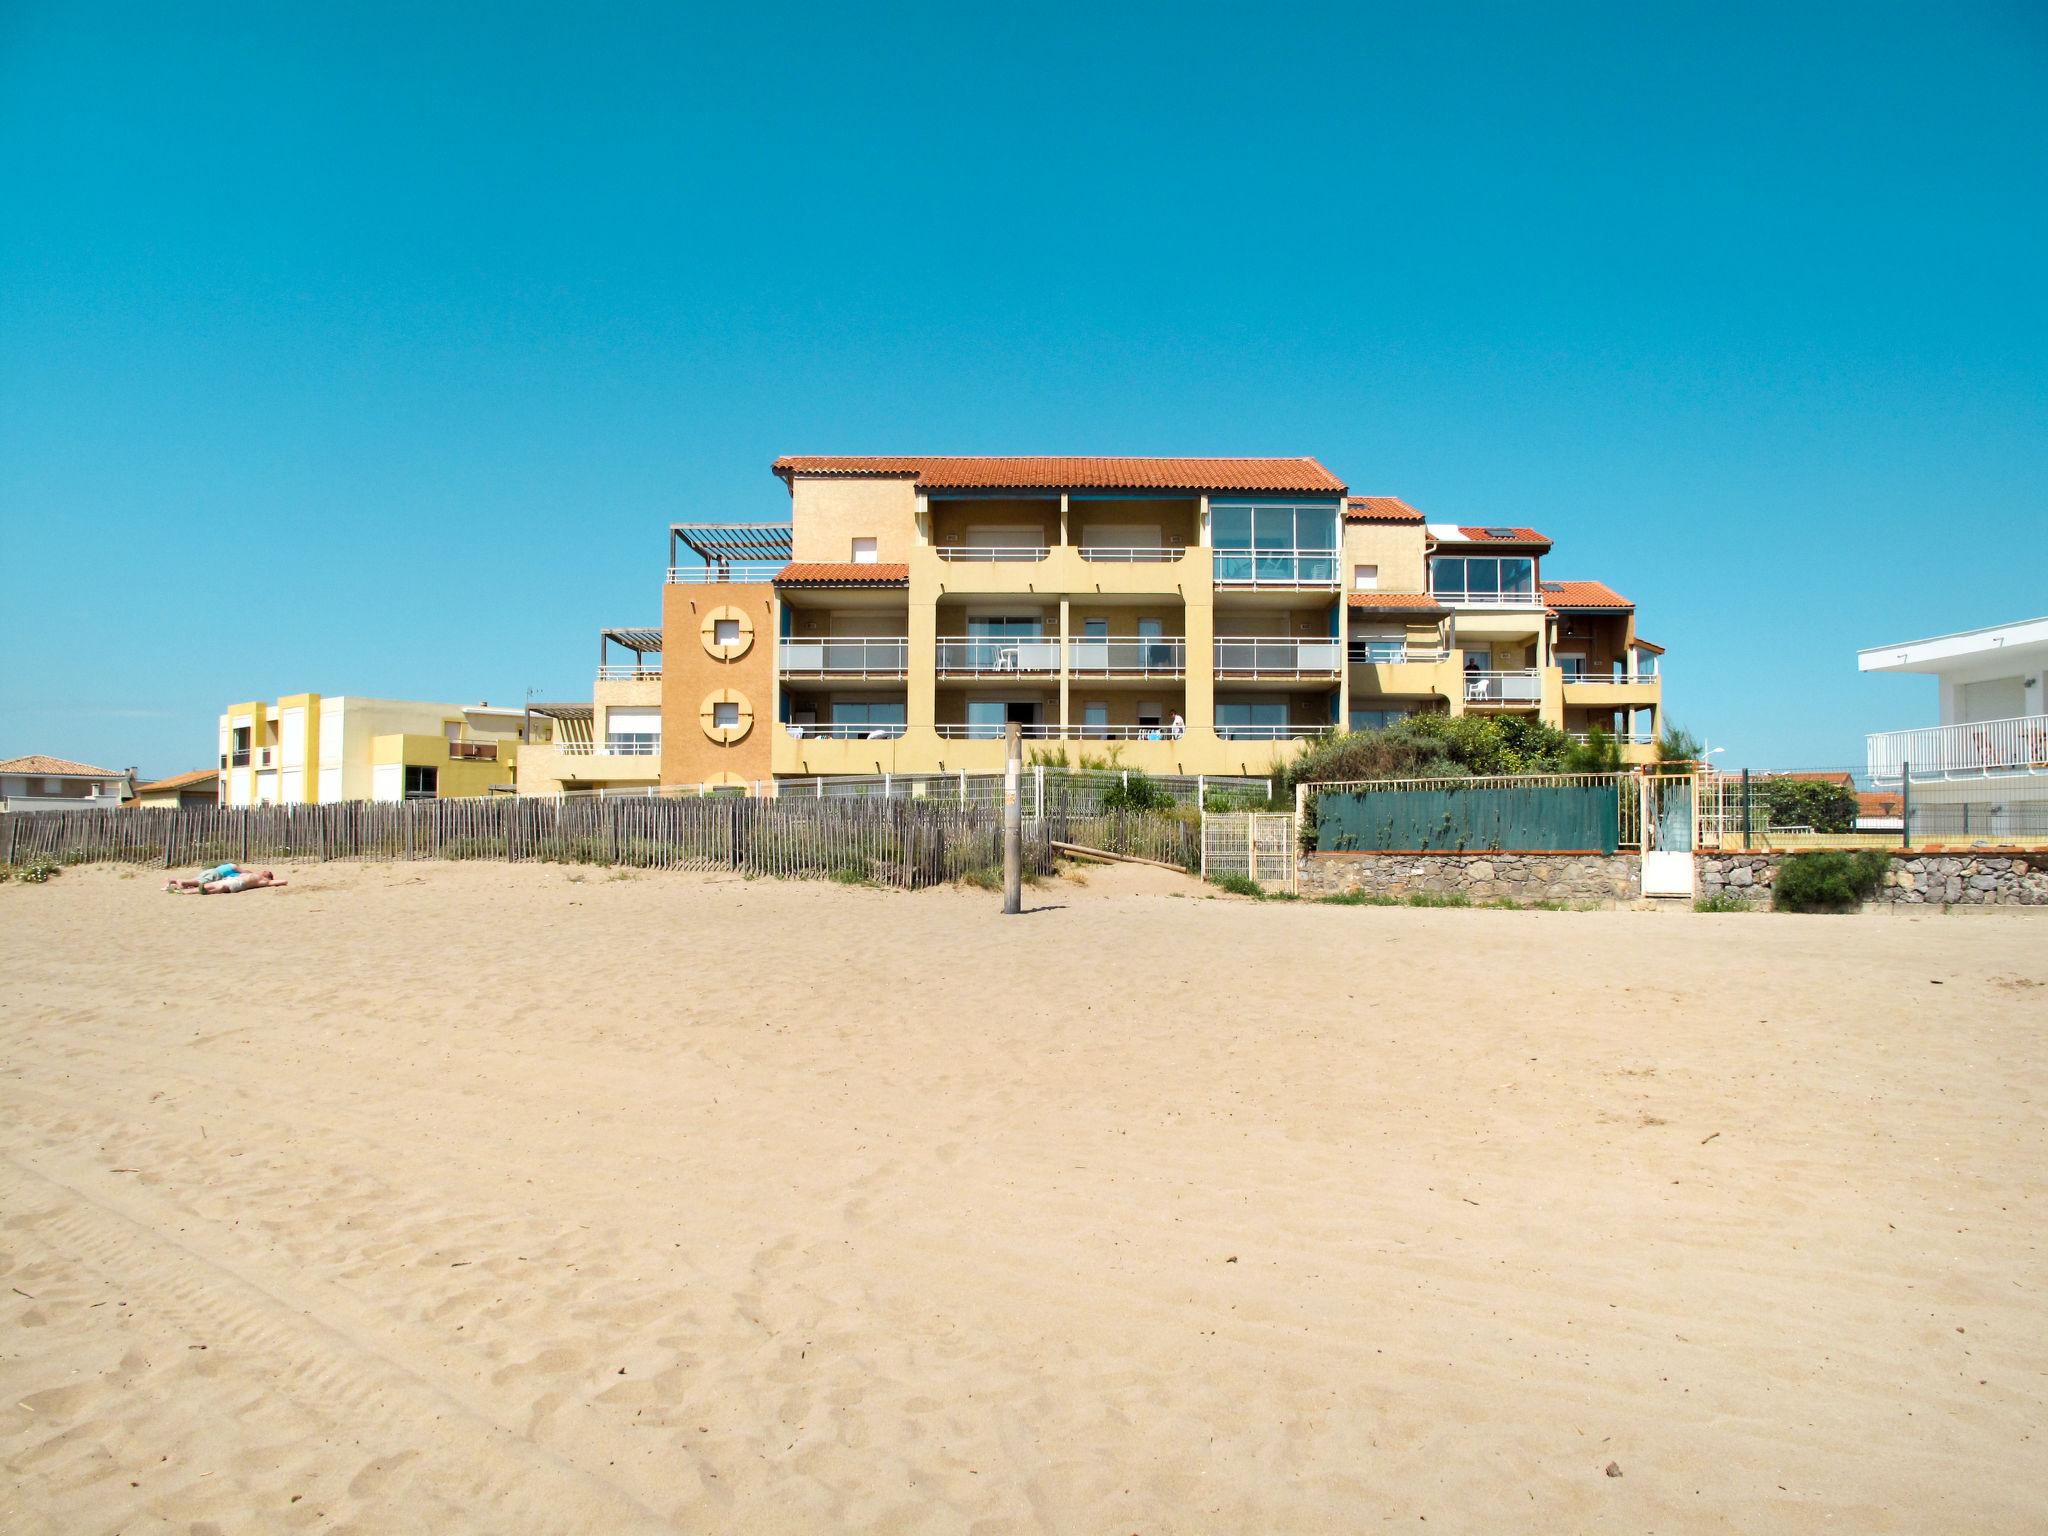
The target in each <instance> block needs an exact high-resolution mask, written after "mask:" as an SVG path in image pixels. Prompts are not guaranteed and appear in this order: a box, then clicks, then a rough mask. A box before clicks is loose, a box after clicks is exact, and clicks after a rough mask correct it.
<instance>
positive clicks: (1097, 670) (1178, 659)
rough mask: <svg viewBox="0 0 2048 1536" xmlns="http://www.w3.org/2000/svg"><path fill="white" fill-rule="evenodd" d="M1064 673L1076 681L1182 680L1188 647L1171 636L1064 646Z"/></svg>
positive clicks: (1095, 640) (1077, 642)
mask: <svg viewBox="0 0 2048 1536" xmlns="http://www.w3.org/2000/svg"><path fill="white" fill-rule="evenodd" d="M1067 670H1068V671H1070V672H1072V673H1073V674H1074V675H1075V676H1076V677H1185V676H1186V675H1187V670H1188V643H1187V641H1185V640H1183V639H1181V638H1179V637H1178V636H1174V637H1171V638H1167V637H1163V636H1151V635H1148V636H1144V637H1142V638H1140V639H1136V640H1105V639H1100V638H1089V639H1082V640H1069V641H1068V642H1067Z"/></svg>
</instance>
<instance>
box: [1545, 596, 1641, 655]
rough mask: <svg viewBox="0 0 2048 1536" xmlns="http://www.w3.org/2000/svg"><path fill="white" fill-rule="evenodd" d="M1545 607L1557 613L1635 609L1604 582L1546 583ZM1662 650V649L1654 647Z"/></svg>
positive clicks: (1632, 604) (1633, 605)
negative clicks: (1574, 610) (1566, 610)
mask: <svg viewBox="0 0 2048 1536" xmlns="http://www.w3.org/2000/svg"><path fill="white" fill-rule="evenodd" d="M1543 606H1544V607H1546V608H1548V609H1549V610H1550V611H1551V612H1553V613H1556V612H1557V611H1559V610H1560V609H1564V608H1619V609H1627V608H1633V607H1635V604H1634V603H1632V602H1630V601H1629V600H1628V599H1627V598H1625V597H1623V596H1622V595H1621V594H1620V593H1619V592H1617V591H1615V590H1614V588H1612V587H1610V586H1608V585H1607V584H1606V583H1605V582H1604V581H1546V582H1544V583H1543ZM1652 649H1656V650H1660V651H1661V648H1660V647H1652Z"/></svg>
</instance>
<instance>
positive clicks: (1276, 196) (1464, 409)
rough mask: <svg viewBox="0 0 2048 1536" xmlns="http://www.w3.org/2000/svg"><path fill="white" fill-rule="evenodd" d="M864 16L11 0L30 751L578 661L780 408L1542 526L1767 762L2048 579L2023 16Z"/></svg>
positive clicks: (121, 753)
mask: <svg viewBox="0 0 2048 1536" xmlns="http://www.w3.org/2000/svg"><path fill="white" fill-rule="evenodd" d="M316 9H317V11H318V14H316V13H315V12H316ZM868 9H869V8H867V7H855V6H842V5H829V6H817V7H793V8H783V7H775V6H768V5H745V6H738V5H728V6H717V7H708V6H707V7H704V8H702V9H701V10H694V11H693V10H691V9H689V8H687V7H683V6H679V5H646V6H634V5H626V4H618V5H606V6H589V7H564V6H560V5H546V6H538V5H536V6H524V7H522V6H514V5H474V6H455V5H445V6H444V5H429V6H420V5H415V4H407V5H391V6H378V5H371V4H366V3H352V4H348V5H342V6H333V7H322V8H312V7H304V6H289V5H275V4H263V5H253V4H252V5H233V4H225V5H217V6H216V5H208V6H199V7H184V6H172V7H165V6H158V5H148V6H140V5H124V4H91V5H80V4H73V3H68V0H65V3H33V0H9V3H7V4H5V5H4V7H0V571H4V584H0V593H4V596H0V603H4V607H5V619H4V622H0V755H7V754H11V753H14V752H18V751H46V752H53V753H59V754H63V755H67V756H74V757H79V758H84V759H86V760H89V761H96V762H100V763H104V764H108V765H112V766H123V765H127V764H130V763H135V764H139V765H141V766H142V767H143V768H144V769H145V770H146V771H149V772H157V773H162V772H171V771H174V770H179V769H183V768H186V767H189V766H196V765H201V764H204V763H207V762H209V761H210V760H211V757H212V753H213V750H214V747H213V743H214V717H215V715H216V714H217V713H218V711H219V710H220V708H221V707H222V706H223V705H224V704H226V703H228V702H230V701H232V700H237V699H245V698H251V697H275V696H276V695H277V694H278V693H279V692H282V691H290V690H299V689H312V690H316V691H319V692H325V693H340V692H351V693H368V694H384V695H395V696H401V697H404V696H416V697H425V698H458V699H465V700H467V699H474V698H478V697H487V698H490V699H492V700H493V701H505V700H517V699H519V698H520V697H521V696H522V694H523V693H524V691H525V690H526V689H527V688H528V687H533V688H536V689H538V690H539V691H540V692H541V693H542V694H544V695H548V696H553V697H568V698H574V697H578V696H585V697H587V694H588V689H589V685H590V677H591V668H592V665H593V663H594V660H595V654H594V653H595V649H596V632H597V630H598V628H599V627H600V626H601V625H606V624H631V623H653V622H656V621H657V617H658V614H659V611H660V610H659V599H660V581H661V567H662V563H663V557H664V528H665V525H666V523H667V522H668V520H670V519H671V518H675V517H700V518H701V517H760V516H777V515H781V514H782V513H783V512H784V511H785V510H786V507H787V500H786V497H785V495H784V493H783V491H782V488H781V486H780V485H779V484H778V483H777V482H776V481H775V480H774V479H772V478H771V477H770V475H769V473H768V465H769V463H770V461H771V460H772V459H773V458H774V456H775V455H776V454H778V453H782V452H909V451H924V452H1025V453H1029V452H1095V453H1220V454H1253V453H1313V454H1316V455H1318V456H1319V457H1321V458H1322V459H1323V461H1324V462H1325V463H1327V464H1328V465H1330V467H1331V468H1333V469H1334V470H1336V471H1337V472H1338V473H1339V474H1340V475H1342V476H1343V477H1345V478H1346V479H1347V480H1348V481H1349V482H1350V484H1351V485H1352V487H1353V488H1354V489H1356V490H1359V491H1365V492H1375V493H1392V494H1397V495H1401V496H1404V497H1406V498H1408V499H1409V500H1410V501H1412V502H1413V503H1414V504H1415V505H1417V506H1418V507H1421V508H1422V509H1423V510H1424V511H1425V512H1426V513H1427V514H1428V515H1430V516H1431V517H1432V518H1436V519H1446V520H1452V519H1455V520H1462V521H1482V522H1489V523H1492V522H1516V523H1524V522H1526V523H1533V524H1535V525H1537V526H1539V527H1541V528H1543V529H1544V530H1546V531H1547V532H1549V533H1550V534H1551V535H1552V536H1553V537H1554V538H1555V539H1556V540H1557V553H1556V554H1555V556H1554V557H1553V558H1552V559H1551V560H1550V562H1549V563H1548V565H1547V567H1546V573H1547V574H1549V575H1553V576H1593V577H1599V578H1602V579H1605V580H1607V581H1609V582H1610V583H1611V584H1613V585H1615V586H1617V587H1618V588H1620V589H1621V590H1622V591H1624V592H1626V593H1628V594H1629V595H1630V596H1632V597H1634V598H1635V599H1636V601H1637V602H1638V604H1639V607H1640V615H1641V624H1642V628H1643V630H1644V632H1645V633H1646V634H1647V635H1648V636H1649V637H1650V638H1652V639H1655V640H1658V641H1661V642H1663V643H1664V644H1666V645H1668V646H1669V647H1670V650H1671V655H1670V658H1669V673H1668V681H1667V684H1666V687H1667V698H1668V700H1669V703H1670V705H1671V710H1672V715H1673V718H1675V719H1677V720H1678V721H1680V722H1681V723H1683V724H1685V725H1688V726H1690V727H1691V728H1693V729H1694V730H1695V731H1697V732H1699V733H1701V734H1704V735H1706V736H1708V737H1709V738H1710V739H1711V740H1713V741H1715V742H1725V743H1727V745H1728V747H1729V757H1728V759H1727V761H1730V762H1737V763H1739V762H1745V761H1746V762H1749V763H1752V764H1755V765H1758V766H1764V765H1771V764H1775V765H1780V766H1792V765H1819V764H1834V763H1854V762H1856V761H1858V760H1859V759H1860V757H1861V736H1862V733H1863V732H1864V731H1866V730H1870V729H1877V728H1884V727H1889V726H1895V725H1904V724H1909V723H1915V722H1917V721H1919V720H1921V719H1931V718H1932V714H1933V699H1932V694H1931V691H1930V689H1929V687H1928V685H1927V683H1926V682H1925V680H1908V679H1889V678H1872V679H1860V678H1859V677H1858V676H1857V674H1856V671H1855V655H1854V652H1855V650H1856V649H1857V647H1858V646H1861V645H1869V644H1875V643H1879V642H1882V641H1887V640H1893V639H1898V638H1902V637H1907V636H1912V635H1918V634H1922V633H1931V632H1935V631H1939V630H1943V629H1951V628H1960V627H1967V626H1972V625H1977V624H1983V623H1988V622H1993V621H1997V620H2002V619H2009V618H2015V617H2019V616H2022V615H2030V614H2038V613H2041V612H2044V611H2048V537H2044V532H2048V515H2044V514H2048V241H2044V228H2048V174H2044V172H2048V20H2044V12H2043V11H2042V10H2041V9H2040V8H2039V7H2038V6H2026V5H2017V4H2016V5H2010V6H1996V5H1990V6H1969V5H1953V4H1943V5H1939V6H1927V7H1924V8H1918V9H1916V8H1912V7H1905V6H1891V5H1879V6H1870V5H1863V4H1858V5H1842V6H1839V7H1826V6H1814V5H1799V6H1790V7H1787V6H1778V5H1771V6H1760V7H1754V8H1744V7H1730V6H1726V5H1715V6H1711V7H1709V6H1702V7H1698V8H1696V9H1693V10H1691V11H1688V12H1680V11H1677V10H1675V9H1674V8H1669V7H1663V6H1641V5H1635V4H1630V5H1617V6H1613V7H1607V8H1598V9H1571V8H1555V7H1549V6H1527V5H1515V6H1508V7H1502V8H1501V9H1499V10H1496V11H1490V12H1489V11H1486V10H1483V9H1473V8H1466V7H1460V8H1456V9H1457V14H1455V15H1452V14H1449V11H1448V8H1446V14H1444V15H1443V16H1442V17H1441V18H1437V17H1432V16H1430V15H1427V14H1424V15H1418V12H1428V11H1429V10H1430V9H1431V8H1429V7H1416V6H1412V5H1404V6H1399V7H1373V6H1349V5H1347V6H1332V7H1329V8H1327V9H1324V10H1308V9H1303V10H1298V11H1295V12H1293V13H1292V14H1283V13H1282V8H1275V7H1253V6H1233V7H1227V8H1213V9H1211V8H1205V7H1199V6H1187V5H1181V4H1175V5H1161V6H1158V7H1147V8H1142V9H1141V8H1127V7H1120V6H1100V5H1087V6H1075V7H1073V8H1071V9H1070V10H1068V11H1066V12H1065V13H1064V14H1062V13H1061V12H1059V11H1058V10H1055V9H1049V8H1040V7H987V8H985V7H978V6H955V5H950V4H948V5H943V6H933V7H930V8H929V9H926V10H922V11H920V10H915V9H912V8H910V7H890V8H887V13H886V15H884V14H881V13H879V12H878V13H877V14H876V15H874V16H869V15H866V14H864V13H866V12H867V11H868Z"/></svg>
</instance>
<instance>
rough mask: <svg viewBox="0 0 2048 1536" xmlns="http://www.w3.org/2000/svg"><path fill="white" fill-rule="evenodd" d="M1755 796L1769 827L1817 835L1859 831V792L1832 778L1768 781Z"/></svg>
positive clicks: (1759, 785) (1758, 786)
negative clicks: (1805, 830) (1804, 830)
mask: <svg viewBox="0 0 2048 1536" xmlns="http://www.w3.org/2000/svg"><path fill="white" fill-rule="evenodd" d="M1751 794H1752V795H1753V796H1754V797H1755V798H1756V800H1757V801H1758V802H1759V803H1760V805H1761V807H1762V810H1763V813H1764V815H1765V816H1766V817H1768V818H1769V819H1768V820H1765V821H1764V822H1763V825H1764V826H1766V827H1811V828H1813V830H1814V831H1816V832H1854V831H1855V830H1856V791H1855V790H1853V789H1851V788H1850V787H1849V786H1848V785H1846V784H1841V783H1836V782H1833V781H1830V780H1828V779H1765V780H1763V781H1762V782H1761V783H1760V784H1756V785H1755V786H1754V787H1753V788H1752V790H1751Z"/></svg>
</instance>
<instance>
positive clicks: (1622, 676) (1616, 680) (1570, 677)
mask: <svg viewBox="0 0 2048 1536" xmlns="http://www.w3.org/2000/svg"><path fill="white" fill-rule="evenodd" d="M1564 681H1565V686H1566V687H1570V686H1571V685H1572V684H1573V683H1613V684H1615V685H1617V686H1620V685H1623V684H1627V683H1654V682H1656V681H1657V674H1656V673H1654V672H1649V673H1636V674H1633V675H1631V674H1630V673H1627V672H1566V673H1565V674H1564Z"/></svg>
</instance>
